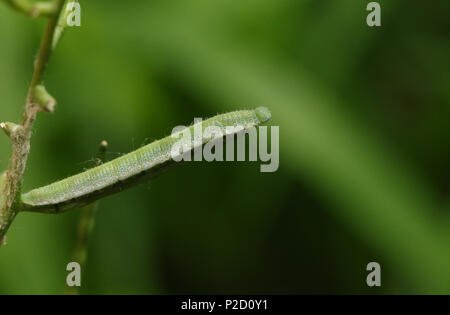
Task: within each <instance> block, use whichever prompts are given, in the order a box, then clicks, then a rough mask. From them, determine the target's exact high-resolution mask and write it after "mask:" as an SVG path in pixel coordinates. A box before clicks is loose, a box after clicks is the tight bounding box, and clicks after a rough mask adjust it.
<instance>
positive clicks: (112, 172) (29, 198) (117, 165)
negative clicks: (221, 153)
mask: <svg viewBox="0 0 450 315" xmlns="http://www.w3.org/2000/svg"><path fill="white" fill-rule="evenodd" d="M270 118H271V113H270V111H269V110H268V109H267V108H265V107H258V108H256V109H254V110H241V111H234V112H229V113H225V114H220V115H217V116H214V117H212V118H209V119H207V120H204V121H201V122H198V123H196V124H193V125H191V126H190V127H187V128H189V129H190V132H191V134H193V132H194V128H198V127H199V126H198V124H201V125H202V126H201V127H202V128H203V129H205V128H207V127H210V126H216V127H219V128H220V129H221V130H222V132H223V134H224V135H225V134H227V133H226V127H227V126H233V127H238V128H236V129H241V130H247V129H249V128H251V127H254V126H257V125H259V124H261V123H264V122H266V121H268V120H269V119H270ZM216 139H217V138H214V137H213V138H204V137H202V139H201V141H199V142H198V143H197V144H196V145H194V146H193V147H192V148H191V150H194V149H195V148H196V146H197V147H198V146H202V145H204V144H206V143H208V142H210V141H214V140H216ZM177 141H178V140H177V139H176V138H175V137H173V136H167V137H165V138H163V139H161V140H157V141H154V142H152V143H150V144H148V145H146V146H143V147H141V148H140V149H137V150H135V151H133V152H131V153H128V154H126V155H123V156H121V157H119V158H117V159H115V160H112V161H110V162H107V163H104V164H102V165H99V166H97V167H94V168H92V169H89V170H87V171H85V172H82V173H80V174H77V175H75V176H71V177H68V178H66V179H63V180H61V181H58V182H55V183H53V184H50V185H48V186H44V187H41V188H37V189H34V190H32V191H30V192H28V193H26V194H23V195H22V206H21V211H33V212H44V213H60V212H64V211H67V210H70V209H74V208H80V207H83V206H85V205H88V204H90V203H92V202H94V201H96V200H97V199H100V198H102V197H104V196H106V195H110V194H113V193H116V192H119V191H121V190H123V189H125V188H128V187H130V186H133V185H135V184H137V183H139V182H141V181H142V180H146V179H149V178H152V177H154V176H156V175H158V174H159V173H160V172H161V171H162V170H164V169H165V168H167V167H168V166H170V165H172V164H174V161H173V156H172V154H171V149H172V146H173V145H174V144H175V143H176V142H177Z"/></svg>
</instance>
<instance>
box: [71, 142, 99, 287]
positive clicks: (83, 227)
mask: <svg viewBox="0 0 450 315" xmlns="http://www.w3.org/2000/svg"><path fill="white" fill-rule="evenodd" d="M107 146H108V143H107V142H106V141H103V142H102V143H101V144H100V149H99V152H98V154H97V161H98V163H97V164H98V165H101V164H103V163H104V162H105V154H106V147H107ZM98 204H99V201H96V202H94V203H91V204H89V205H87V206H86V207H84V208H82V209H81V215H80V221H79V222H78V231H77V243H76V245H75V250H74V254H73V261H75V262H77V263H79V264H80V267H81V270H84V268H85V267H86V262H87V254H88V241H89V235H90V234H91V232H92V229H93V228H94V223H95V213H96V212H97V209H98ZM67 293H68V294H71V295H75V294H79V287H75V286H74V287H69V288H68V290H67Z"/></svg>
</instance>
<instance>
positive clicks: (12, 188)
mask: <svg viewBox="0 0 450 315" xmlns="http://www.w3.org/2000/svg"><path fill="white" fill-rule="evenodd" d="M8 2H9V3H10V4H13V5H17V6H19V4H21V5H22V6H20V8H22V9H23V8H26V7H25V6H23V5H24V4H26V2H25V1H8ZM52 5H54V6H55V11H54V12H53V14H52V15H51V16H50V17H49V20H48V23H47V27H46V30H45V33H44V36H43V38H42V41H41V45H40V48H39V52H38V57H37V59H36V62H35V64H34V72H33V77H32V79H31V84H30V87H29V89H28V95H27V101H26V105H25V111H24V113H23V117H22V124H21V128H19V129H18V130H19V131H18V132H17V133H15V134H14V135H12V136H10V138H11V140H12V157H11V162H10V166H9V169H8V171H7V175H6V181H5V183H4V185H3V187H0V188H1V189H2V190H1V193H2V195H3V198H2V199H3V200H2V204H0V207H1V208H0V244H3V243H5V235H6V232H7V231H8V229H9V227H10V225H11V222H12V221H13V220H14V218H15V217H16V215H17V213H18V211H19V208H20V195H21V188H22V181H23V174H24V172H25V168H26V164H27V160H28V155H29V154H30V139H31V133H32V129H33V124H34V121H35V120H36V115H37V113H38V112H39V111H42V108H41V107H40V106H39V105H38V104H37V102H36V100H35V96H34V93H35V88H36V86H37V85H40V84H42V82H43V78H44V74H45V70H46V69H47V64H48V61H49V59H50V56H51V54H52V40H53V37H54V33H55V28H56V25H57V23H58V20H59V16H60V14H61V11H62V7H63V5H64V1H62V0H55V1H54V2H52Z"/></svg>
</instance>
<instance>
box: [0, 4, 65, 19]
mask: <svg viewBox="0 0 450 315" xmlns="http://www.w3.org/2000/svg"><path fill="white" fill-rule="evenodd" d="M5 1H6V3H8V4H9V5H10V6H11V7H13V8H14V9H16V10H17V11H20V12H22V13H25V14H26V15H28V16H31V17H33V18H35V17H38V16H52V15H55V14H56V12H57V11H58V1H57V0H55V1H37V2H36V1H31V0H5Z"/></svg>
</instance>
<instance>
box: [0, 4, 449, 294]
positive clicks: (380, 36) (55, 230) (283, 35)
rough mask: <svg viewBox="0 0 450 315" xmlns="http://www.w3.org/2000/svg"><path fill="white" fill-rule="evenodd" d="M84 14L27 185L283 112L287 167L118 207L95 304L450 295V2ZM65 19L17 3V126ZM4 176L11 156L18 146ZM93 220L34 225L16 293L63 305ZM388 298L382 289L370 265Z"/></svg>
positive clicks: (176, 181) (221, 175) (3, 65)
mask: <svg viewBox="0 0 450 315" xmlns="http://www.w3.org/2000/svg"><path fill="white" fill-rule="evenodd" d="M368 2H369V1H361V0H360V1H354V0H339V1H338V0H334V1H333V0H323V1H318V0H246V1H238V0H213V1H211V0H172V1H163V0H157V1H156V0H152V1H150V0H134V1H123V0H122V1H118V0H115V1H113V0H97V1H83V0H82V1H80V3H81V6H82V27H79V28H71V29H69V30H68V31H67V32H66V34H65V36H64V38H63V40H62V42H61V43H60V45H59V47H58V48H57V50H56V52H55V54H54V56H53V58H52V60H51V63H50V66H49V69H48V73H47V79H46V85H47V87H48V90H49V91H50V92H51V93H52V94H53V95H54V96H55V97H56V99H57V100H58V102H59V106H58V109H57V111H56V113H55V114H54V115H47V114H40V115H39V117H38V120H37V123H36V126H35V130H34V135H33V138H32V152H31V156H30V160H29V164H28V167H27V171H26V176H25V183H24V185H25V187H24V189H25V190H30V189H32V188H35V187H38V186H41V185H45V184H48V183H51V182H53V181H55V180H58V179H62V178H64V177H66V176H69V175H72V174H75V173H77V172H80V171H82V170H83V169H86V168H89V167H91V166H92V165H93V162H92V158H93V157H95V154H96V151H97V148H98V144H99V142H100V141H101V140H103V139H106V140H108V142H109V144H110V146H109V152H108V156H107V157H108V159H113V158H115V157H118V156H120V154H123V153H127V152H129V151H131V150H133V149H135V148H138V147H139V146H141V145H142V144H144V143H148V142H150V141H152V140H155V139H158V138H161V137H163V136H166V135H168V134H170V132H171V130H172V127H174V126H176V125H180V124H188V123H190V122H192V120H193V118H194V117H208V116H212V115H214V114H216V113H218V112H224V111H231V110H236V109H242V108H254V107H257V106H267V107H268V108H270V109H271V111H272V116H273V120H272V121H271V122H270V124H271V125H276V126H280V151H281V152H280V169H279V171H278V172H276V173H260V172H259V163H231V162H227V163H188V164H184V165H179V166H177V167H176V168H173V169H171V170H169V171H168V172H166V173H165V174H163V175H161V176H160V177H159V178H157V179H156V180H154V181H151V182H148V183H146V184H143V185H140V186H138V187H136V188H133V189H131V190H127V191H125V192H123V193H121V194H118V195H114V196H111V197H108V198H106V199H104V200H102V201H101V204H100V209H99V211H98V213H97V218H96V226H95V229H94V231H93V235H92V238H91V241H90V246H89V257H88V265H87V268H86V270H83V274H82V284H83V287H82V293H115V294H117V293H120V294H122V293H124V294H130V293H144V294H159V293H190V294H202V293H218V294H222V293H223V294H231V293H239V294H249V293H254V294H271V293H273V294H301V293H450V246H449V245H450V229H449V227H450V218H449V210H450V200H449V195H448V192H449V189H450V182H449V178H450V176H449V175H450V171H449V162H450V124H449V118H450V107H449V104H450V89H449V87H450V58H449V57H450V41H449V35H450V20H449V18H448V16H449V12H450V2H448V1H443V0H442V1H429V2H424V1H400V0H394V1H392V0H391V1H384V0H383V1H379V2H380V4H381V7H382V27H379V28H369V27H368V26H367V25H366V16H367V14H368V12H366V5H367V3H368ZM44 23H45V20H42V19H38V20H30V19H28V18H26V17H25V16H23V15H22V14H19V13H17V12H15V11H13V10H11V9H10V8H9V7H8V6H6V5H5V4H4V3H1V1H0V120H1V121H18V120H19V117H20V115H21V112H22V109H23V104H24V100H25V95H26V92H27V86H28V84H29V82H30V78H31V73H32V64H33V58H34V57H35V55H36V52H37V48H38V45H39V41H40V38H41V36H42V32H43V28H44ZM0 148H1V149H0V169H2V170H3V169H6V168H7V166H8V160H9V157H10V143H9V139H7V137H0ZM79 214H80V212H79V211H73V212H69V213H66V214H62V215H58V216H51V215H42V214H29V213H25V214H20V215H19V216H18V217H17V219H16V220H15V221H14V223H13V225H12V228H11V230H10V232H9V234H8V245H7V246H6V247H4V248H2V249H1V250H0V293H33V294H37V293H56V294H59V293H63V292H64V290H65V278H66V275H67V272H66V270H65V269H66V265H67V263H68V262H70V261H71V260H70V259H71V254H72V251H73V247H74V242H75V235H76V226H77V219H78V217H79ZM370 261H376V262H379V263H380V264H381V268H382V286H381V287H380V288H368V287H367V286H366V275H367V273H368V272H367V271H366V265H367V263H368V262H370Z"/></svg>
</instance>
